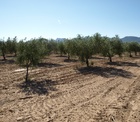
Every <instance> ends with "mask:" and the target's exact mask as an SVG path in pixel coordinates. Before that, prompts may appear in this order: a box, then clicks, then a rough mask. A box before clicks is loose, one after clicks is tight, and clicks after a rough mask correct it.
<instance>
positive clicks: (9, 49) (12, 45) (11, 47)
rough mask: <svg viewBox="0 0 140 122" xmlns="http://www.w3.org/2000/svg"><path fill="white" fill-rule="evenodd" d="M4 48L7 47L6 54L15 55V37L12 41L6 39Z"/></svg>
mask: <svg viewBox="0 0 140 122" xmlns="http://www.w3.org/2000/svg"><path fill="white" fill-rule="evenodd" d="M6 46H7V52H8V53H11V54H12V53H15V56H16V53H17V37H14V38H13V39H10V38H8V39H7V42H6Z"/></svg>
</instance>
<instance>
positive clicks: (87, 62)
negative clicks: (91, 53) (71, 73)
mask: <svg viewBox="0 0 140 122" xmlns="http://www.w3.org/2000/svg"><path fill="white" fill-rule="evenodd" d="M86 64H87V67H89V61H88V58H86Z"/></svg>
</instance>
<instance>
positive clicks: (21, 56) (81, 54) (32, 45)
mask: <svg viewBox="0 0 140 122" xmlns="http://www.w3.org/2000/svg"><path fill="white" fill-rule="evenodd" d="M52 53H59V54H60V56H62V55H67V57H68V60H70V59H71V57H73V56H76V57H78V58H79V60H80V61H82V62H85V63H86V65H87V67H88V66H89V59H90V58H91V57H92V55H96V54H99V55H102V56H104V57H108V59H109V61H110V62H112V57H113V56H114V55H118V56H119V57H121V56H122V54H123V53H128V54H129V56H130V57H132V56H133V55H132V54H133V53H134V54H135V55H138V53H139V54H140V44H139V43H138V42H133V41H132V42H128V43H127V42H126V43H123V42H122V40H121V39H120V38H119V36H118V35H116V36H115V37H113V38H109V37H107V36H101V35H100V34H99V33H96V34H94V35H93V36H86V37H83V36H81V35H78V36H77V37H76V38H72V39H65V40H63V41H55V40H53V39H51V40H48V39H45V38H37V39H31V40H28V41H27V40H26V39H23V40H20V41H17V37H14V38H8V39H7V40H4V39H0V54H1V56H2V57H3V60H6V55H7V54H13V55H14V56H15V57H16V61H17V63H18V64H20V65H23V66H25V67H26V69H27V72H26V81H28V69H29V67H31V66H35V65H37V64H38V63H39V61H40V60H41V59H42V58H43V57H44V56H46V55H50V54H52Z"/></svg>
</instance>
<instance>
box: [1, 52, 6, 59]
mask: <svg viewBox="0 0 140 122" xmlns="http://www.w3.org/2000/svg"><path fill="white" fill-rule="evenodd" d="M2 56H3V59H4V60H6V57H5V53H4V51H2Z"/></svg>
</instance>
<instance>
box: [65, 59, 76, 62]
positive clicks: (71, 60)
mask: <svg viewBox="0 0 140 122" xmlns="http://www.w3.org/2000/svg"><path fill="white" fill-rule="evenodd" d="M77 61H78V60H76V59H64V62H77Z"/></svg>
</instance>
